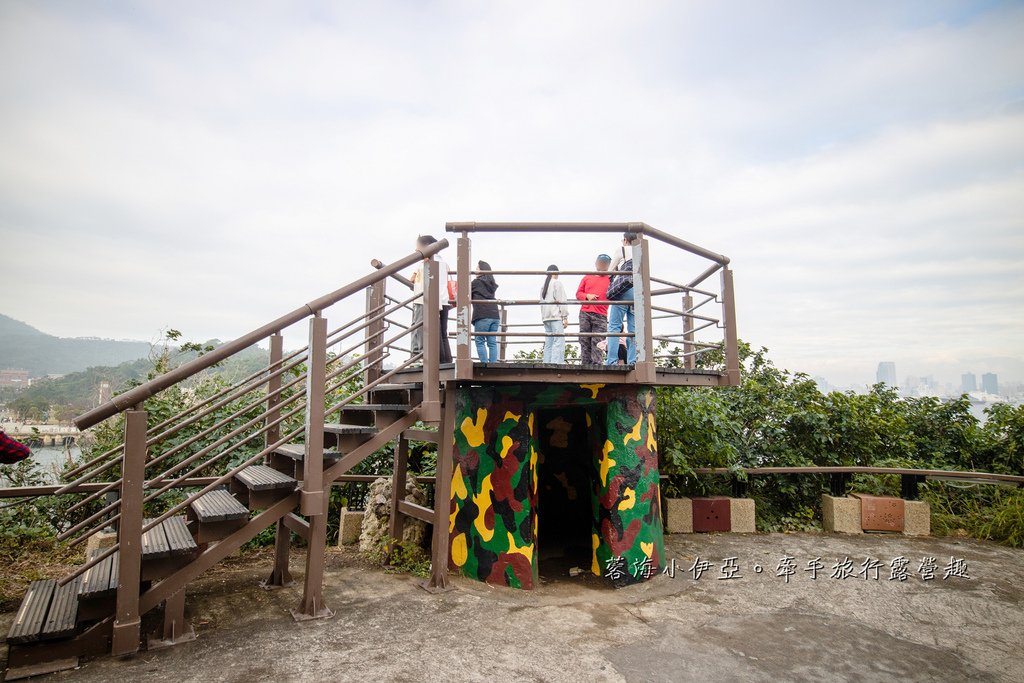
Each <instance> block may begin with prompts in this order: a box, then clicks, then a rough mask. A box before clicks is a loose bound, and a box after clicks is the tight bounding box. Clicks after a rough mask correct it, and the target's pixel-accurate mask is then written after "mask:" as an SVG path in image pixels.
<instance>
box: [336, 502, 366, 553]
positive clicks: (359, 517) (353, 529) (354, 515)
mask: <svg viewBox="0 0 1024 683" xmlns="http://www.w3.org/2000/svg"><path fill="white" fill-rule="evenodd" d="M362 529H363V512H362V510H349V509H348V508H346V507H343V508H341V521H340V524H339V525H338V545H355V544H356V543H359V534H360V532H361V531H362Z"/></svg>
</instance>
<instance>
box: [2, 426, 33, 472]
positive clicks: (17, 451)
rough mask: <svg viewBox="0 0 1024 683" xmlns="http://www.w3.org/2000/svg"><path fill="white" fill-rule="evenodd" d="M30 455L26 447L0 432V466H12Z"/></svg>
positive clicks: (30, 452)
mask: <svg viewBox="0 0 1024 683" xmlns="http://www.w3.org/2000/svg"><path fill="white" fill-rule="evenodd" d="M30 455H32V451H30V450H29V449H28V446H26V445H25V444H23V443H21V442H20V441H15V440H14V439H12V438H11V437H9V436H7V435H6V434H4V432H3V430H0V465H13V464H14V463H16V462H20V461H22V460H24V459H25V458H27V457H28V456H30Z"/></svg>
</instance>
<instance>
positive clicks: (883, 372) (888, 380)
mask: <svg viewBox="0 0 1024 683" xmlns="http://www.w3.org/2000/svg"><path fill="white" fill-rule="evenodd" d="M875 381H876V382H883V383H885V384H888V385H889V386H890V387H895V386H897V385H896V364H895V363H893V362H892V361H889V360H884V361H882V362H881V363H879V364H878V372H876V373H875Z"/></svg>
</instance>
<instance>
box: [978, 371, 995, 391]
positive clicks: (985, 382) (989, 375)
mask: <svg viewBox="0 0 1024 683" xmlns="http://www.w3.org/2000/svg"><path fill="white" fill-rule="evenodd" d="M981 390H982V391H984V392H985V393H986V394H992V395H993V396H998V395H999V377H998V376H996V373H994V372H986V373H985V374H984V375H982V376H981Z"/></svg>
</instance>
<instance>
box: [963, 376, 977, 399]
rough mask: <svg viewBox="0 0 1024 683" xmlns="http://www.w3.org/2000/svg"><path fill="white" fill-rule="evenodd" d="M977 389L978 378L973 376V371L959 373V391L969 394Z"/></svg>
mask: <svg viewBox="0 0 1024 683" xmlns="http://www.w3.org/2000/svg"><path fill="white" fill-rule="evenodd" d="M977 390H978V378H977V377H975V376H974V373H973V372H967V373H964V374H963V375H960V391H962V392H964V393H965V394H969V393H971V392H972V391H977Z"/></svg>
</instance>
